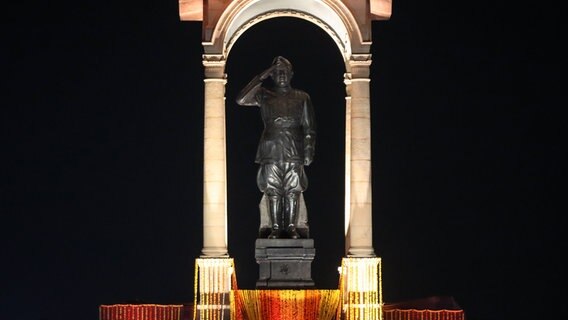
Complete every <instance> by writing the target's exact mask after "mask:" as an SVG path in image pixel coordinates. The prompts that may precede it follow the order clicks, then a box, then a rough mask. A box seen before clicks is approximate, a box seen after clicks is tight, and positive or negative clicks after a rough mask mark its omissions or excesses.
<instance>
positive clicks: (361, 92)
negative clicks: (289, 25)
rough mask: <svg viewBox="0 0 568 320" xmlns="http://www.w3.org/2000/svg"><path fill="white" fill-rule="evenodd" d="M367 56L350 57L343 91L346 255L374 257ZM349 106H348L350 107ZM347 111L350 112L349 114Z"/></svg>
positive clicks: (368, 65) (369, 61) (368, 58)
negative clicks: (347, 123) (346, 124)
mask: <svg viewBox="0 0 568 320" xmlns="http://www.w3.org/2000/svg"><path fill="white" fill-rule="evenodd" d="M370 65H371V56H370V54H361V55H353V56H352V58H351V59H350V61H349V66H350V71H351V72H350V73H348V74H346V79H345V83H346V89H347V96H348V97H350V99H348V103H347V106H348V107H349V105H350V112H349V113H350V114H348V115H347V117H348V119H350V126H349V127H348V129H349V132H346V135H349V136H350V137H351V139H350V141H349V144H348V146H349V148H350V150H349V151H348V152H346V157H349V159H350V160H349V162H348V163H346V166H347V165H348V166H349V172H347V170H346V173H348V174H349V177H350V178H349V179H350V183H349V187H348V188H347V187H346V191H347V190H349V197H350V199H349V216H348V217H346V223H347V226H346V229H347V236H346V239H345V242H346V247H347V255H348V256H352V257H374V256H375V253H374V249H373V219H372V188H371V103H370V101H371V100H370V86H369V82H370V79H369V71H370V70H369V68H370ZM349 102H350V103H349ZM348 111H349V110H348Z"/></svg>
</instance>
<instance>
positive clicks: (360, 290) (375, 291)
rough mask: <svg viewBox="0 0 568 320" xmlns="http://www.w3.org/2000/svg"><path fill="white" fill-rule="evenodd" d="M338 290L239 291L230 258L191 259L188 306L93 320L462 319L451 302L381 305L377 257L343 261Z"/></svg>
mask: <svg viewBox="0 0 568 320" xmlns="http://www.w3.org/2000/svg"><path fill="white" fill-rule="evenodd" d="M339 271H340V281H339V289H337V290H318V289H300V288H299V289H286V290H277V289H265V290H262V289H257V290H240V289H238V287H237V281H236V277H235V272H234V264H233V259H231V258H202V259H196V266H195V282H194V297H195V299H194V302H193V304H191V305H156V304H139V305H123V304H116V305H102V306H100V308H99V310H100V315H99V320H442V319H443V320H464V319H465V314H464V312H463V310H461V308H460V307H459V306H458V305H457V303H455V301H453V298H448V297H446V298H444V297H441V298H440V297H432V298H428V299H423V300H417V301H411V302H406V303H393V304H385V303H383V297H382V278H381V259H380V258H377V257H375V258H353V257H348V258H343V260H342V263H341V268H340V269H339Z"/></svg>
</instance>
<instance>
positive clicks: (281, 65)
mask: <svg viewBox="0 0 568 320" xmlns="http://www.w3.org/2000/svg"><path fill="white" fill-rule="evenodd" d="M272 65H273V66H275V68H274V70H273V71H272V73H271V74H270V76H271V77H272V80H273V81H274V83H275V84H276V85H277V86H278V87H288V86H290V80H292V76H293V75H294V72H293V71H292V64H291V63H290V61H288V59H286V58H284V57H282V56H278V57H276V58H274V60H272Z"/></svg>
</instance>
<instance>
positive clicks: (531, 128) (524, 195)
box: [0, 0, 566, 320]
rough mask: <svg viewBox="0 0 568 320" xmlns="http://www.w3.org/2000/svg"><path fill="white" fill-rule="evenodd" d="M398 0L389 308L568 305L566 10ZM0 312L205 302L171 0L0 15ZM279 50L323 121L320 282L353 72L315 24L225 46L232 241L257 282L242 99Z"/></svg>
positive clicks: (195, 92) (383, 60) (388, 82)
mask: <svg viewBox="0 0 568 320" xmlns="http://www.w3.org/2000/svg"><path fill="white" fill-rule="evenodd" d="M547 5H550V4H544V3H543V4H538V5H537V4H536V3H533V4H531V6H528V5H521V4H520V3H518V2H510V3H507V2H499V1H498V2H496V3H483V4H477V3H463V2H460V1H438V2H430V1H402V0H401V1H396V0H395V1H394V3H393V15H392V18H391V19H390V20H389V21H383V22H373V46H372V54H373V64H372V68H371V72H372V74H371V79H372V81H371V94H372V96H371V103H372V138H373V140H372V141H373V144H372V148H373V149H372V154H373V219H374V220H373V224H374V226H373V227H374V228H373V232H374V238H373V245H374V248H375V252H376V254H377V255H378V256H380V257H381V258H382V261H383V270H382V271H383V292H384V299H385V301H386V302H387V303H390V302H401V301H406V300H412V299H419V298H424V297H430V296H452V297H454V298H455V299H456V301H457V302H458V304H460V306H461V307H462V308H463V309H464V310H465V313H466V316H467V318H468V320H481V319H496V320H497V319H544V318H545V317H544V315H561V314H563V313H565V312H566V302H565V300H563V299H564V298H565V296H566V293H565V292H564V291H563V290H564V280H565V276H564V273H565V271H564V270H565V267H564V265H563V262H562V258H563V256H564V254H565V252H566V245H565V244H562V243H564V241H563V237H562V234H564V233H565V225H566V223H565V218H564V214H563V213H562V212H566V205H565V201H564V195H565V192H564V190H565V188H563V186H564V181H565V180H564V178H563V175H564V174H565V163H566V154H565V144H564V140H563V139H562V132H564V130H563V129H564V127H565V125H566V120H565V118H564V117H562V112H561V111H562V110H563V109H564V108H565V107H566V103H565V102H562V101H565V99H564V96H563V95H561V92H562V90H563V89H564V88H563V87H564V86H563V84H564V83H565V81H564V80H563V79H564V74H563V73H561V72H560V71H561V68H562V65H563V62H564V61H563V60H564V58H565V54H564V53H563V50H561V49H560V46H559V44H560V42H561V41H562V37H561V33H560V29H559V28H560V21H559V19H560V14H559V10H558V9H556V8H552V7H547ZM1 23H2V31H1V34H2V43H3V48H2V49H1V57H2V65H1V68H2V69H1V71H2V77H1V79H2V86H1V88H2V94H1V113H0V115H1V119H0V120H1V132H2V135H1V136H0V138H1V150H2V153H1V155H2V157H1V158H2V161H1V163H0V164H1V167H0V173H1V176H0V179H1V180H0V197H1V198H0V200H1V202H0V214H1V215H0V217H1V218H0V240H1V243H2V246H1V248H2V249H1V251H0V252H1V261H0V265H1V269H0V270H1V273H0V319H6V320H12V319H14V320H22V319H30V320H31V319H97V317H98V306H99V305H101V304H115V303H129V302H145V303H158V304H160V303H190V302H193V279H194V262H195V258H197V257H199V255H200V250H201V247H202V229H201V225H202V195H203V192H202V177H203V172H202V159H203V150H202V148H203V143H202V141H203V82H202V80H203V67H202V58H201V55H202V53H203V51H202V46H201V23H199V22H181V21H180V20H179V16H178V3H177V1H137V2H132V3H122V4H120V3H116V2H110V1H109V2H105V1H62V2H57V3H48V2H47V1H44V2H38V3H30V2H22V3H21V4H19V5H10V6H8V7H4V10H3V19H2V22H1ZM276 55H283V56H285V57H287V58H288V59H289V60H290V61H291V62H292V63H293V65H294V68H295V77H294V79H293V81H292V84H293V86H295V87H297V88H300V89H304V90H305V91H307V92H308V93H310V95H311V97H312V100H313V103H314V106H315V110H316V117H317V122H318V128H319V130H318V142H317V146H316V148H317V149H316V152H317V153H316V158H315V160H314V163H313V164H312V166H310V167H309V168H307V174H308V177H309V179H310V187H309V189H308V190H307V191H306V193H305V198H306V203H307V206H308V210H309V214H310V226H311V235H312V237H313V238H314V240H315V245H316V250H317V253H316V259H315V261H314V263H313V265H312V269H313V278H314V280H315V282H316V285H317V286H318V287H319V288H336V287H337V281H338V275H337V271H336V270H337V267H338V266H339V265H340V263H341V258H342V257H343V255H344V249H343V247H344V244H343V236H342V234H343V205H344V203H343V191H344V181H343V172H344V171H343V170H344V159H343V157H344V156H343V150H344V146H345V144H344V121H345V116H344V105H345V102H344V97H345V86H344V84H343V73H344V66H343V62H342V58H341V56H340V54H339V51H338V50H337V47H336V46H335V43H333V41H332V40H331V38H329V37H328V36H327V34H326V33H325V32H323V31H322V30H321V29H319V28H318V27H316V26H315V25H312V24H310V23H308V22H306V21H304V20H299V19H293V18H281V19H273V20H269V21H265V22H262V23H260V24H258V25H256V26H254V27H253V28H251V29H250V30H249V31H248V32H246V33H245V34H244V35H243V36H242V37H241V38H239V40H238V41H237V43H236V45H235V47H234V48H233V50H232V51H231V53H230V56H229V59H228V64H227V74H228V83H227V86H226V89H227V92H226V97H227V100H226V106H227V108H226V110H227V157H228V173H227V174H228V211H229V253H230V255H231V257H233V258H234V259H235V263H236V272H237V277H238V281H239V286H240V287H241V288H252V287H253V286H254V282H255V280H256V276H257V265H256V262H255V261H254V239H255V237H256V231H257V228H258V211H257V210H258V209H257V208H258V207H257V206H258V201H259V200H260V196H261V194H260V193H259V191H258V190H257V188H256V184H255V173H256V165H255V164H254V153H255V149H256V143H257V140H258V136H259V134H260V131H261V129H262V124H261V121H260V119H259V116H258V110H257V109H255V108H244V107H238V106H237V105H236V104H235V103H234V98H235V95H236V93H237V92H238V90H240V89H241V88H242V87H243V86H244V85H245V84H246V83H247V82H248V81H249V80H250V78H252V77H253V76H254V75H255V74H257V73H259V72H260V71H262V70H264V68H266V67H268V66H269V65H270V63H271V61H272V58H273V57H274V56H276Z"/></svg>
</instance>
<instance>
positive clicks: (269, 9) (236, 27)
mask: <svg viewBox="0 0 568 320" xmlns="http://www.w3.org/2000/svg"><path fill="white" fill-rule="evenodd" d="M179 1H180V17H181V18H182V20H202V21H203V23H204V24H203V26H204V30H203V31H204V32H203V42H202V45H203V49H204V55H203V65H204V67H205V70H204V73H205V79H204V82H205V86H204V87H205V88H204V89H205V90H204V91H205V105H204V109H205V110H204V114H205V115H204V118H205V119H204V127H205V130H204V168H203V171H204V178H203V180H204V182H203V189H204V192H203V193H204V199H203V216H204V217H203V250H202V254H203V256H206V257H224V256H228V250H227V247H228V246H227V239H228V237H227V205H226V198H227V196H226V195H227V191H226V147H225V143H226V139H225V85H226V74H225V66H226V62H227V58H228V55H229V52H230V49H231V47H232V45H233V44H234V43H235V42H236V41H237V39H238V37H239V36H240V35H241V34H243V33H244V32H246V31H247V30H248V29H249V28H250V27H251V26H253V25H255V24H256V23H259V22H261V21H263V20H266V19H271V18H275V17H282V16H292V17H298V18H301V19H305V20H308V21H310V22H312V23H314V24H315V25H317V26H318V27H320V28H322V29H323V30H324V31H325V32H327V34H328V35H330V37H331V38H332V39H333V40H334V42H335V43H336V44H337V46H338V49H339V51H340V53H341V55H342V56H343V60H344V63H345V74H344V82H345V86H346V87H345V89H346V97H345V101H346V103H345V112H346V116H345V118H346V126H345V127H346V131H345V147H346V149H345V164H346V165H345V245H346V248H345V250H346V255H347V256H354V257H374V256H375V254H374V249H373V246H372V210H371V209H372V208H371V205H372V192H371V153H370V149H371V140H370V138H371V137H370V92H369V81H370V79H369V69H370V65H371V55H370V46H371V41H370V38H371V30H370V26H371V23H370V22H371V20H386V19H388V18H389V17H390V0H272V1H265V0H234V1H228V0H208V1H203V0H179ZM204 2H207V3H206V4H204ZM373 6H374V7H373ZM373 8H374V9H373Z"/></svg>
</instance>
